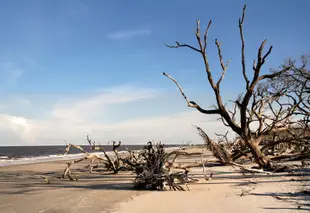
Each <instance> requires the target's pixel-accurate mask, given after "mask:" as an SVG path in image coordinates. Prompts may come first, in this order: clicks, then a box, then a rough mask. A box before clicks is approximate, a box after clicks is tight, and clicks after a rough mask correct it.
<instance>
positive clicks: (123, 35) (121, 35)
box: [108, 29, 152, 39]
mask: <svg viewBox="0 0 310 213" xmlns="http://www.w3.org/2000/svg"><path fill="white" fill-rule="evenodd" d="M151 33H152V32H151V31H150V30H148V29H140V30H128V31H120V32H115V33H111V34H110V35H108V38H110V39H129V38H132V37H137V36H148V35H151Z"/></svg>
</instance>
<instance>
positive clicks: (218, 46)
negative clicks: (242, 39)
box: [215, 39, 229, 88]
mask: <svg viewBox="0 0 310 213" xmlns="http://www.w3.org/2000/svg"><path fill="white" fill-rule="evenodd" d="M215 44H216V46H217V50H218V56H219V59H220V64H221V68H222V75H221V77H220V78H219V80H218V82H217V84H216V86H217V88H219V87H220V83H221V81H222V80H223V78H224V75H225V73H226V70H227V67H228V63H229V60H228V61H227V63H226V65H224V63H223V56H222V50H221V44H220V43H218V41H217V39H215Z"/></svg>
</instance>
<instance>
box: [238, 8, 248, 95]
mask: <svg viewBox="0 0 310 213" xmlns="http://www.w3.org/2000/svg"><path fill="white" fill-rule="evenodd" d="M245 10H246V5H244V7H243V11H242V18H241V19H240V18H239V31H240V38H241V63H242V74H243V77H244V80H245V82H246V89H248V88H249V84H250V81H249V79H248V77H247V74H246V69H245V53H244V48H245V47H244V46H245V45H244V36H243V22H244V16H245Z"/></svg>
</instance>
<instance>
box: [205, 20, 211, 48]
mask: <svg viewBox="0 0 310 213" xmlns="http://www.w3.org/2000/svg"><path fill="white" fill-rule="evenodd" d="M211 23H212V21H211V20H210V21H209V24H208V27H207V29H206V31H205V33H204V35H203V41H204V44H203V52H206V48H207V38H208V31H209V28H210V27H211Z"/></svg>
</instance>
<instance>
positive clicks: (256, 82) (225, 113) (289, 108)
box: [163, 5, 309, 170]
mask: <svg viewBox="0 0 310 213" xmlns="http://www.w3.org/2000/svg"><path fill="white" fill-rule="evenodd" d="M245 12H246V5H245V6H244V8H243V11H242V16H241V18H240V19H239V32H240V39H241V64H242V72H241V73H242V75H243V78H244V82H245V91H244V93H242V94H241V95H239V96H238V98H237V99H236V100H235V101H234V104H235V108H234V110H232V111H231V110H229V109H228V108H227V107H226V106H225V104H224V102H223V100H222V96H221V82H222V81H223V79H224V76H225V73H226V71H227V68H228V63H229V62H227V63H224V62H223V55H222V50H221V45H220V43H219V41H218V40H217V39H215V45H216V47H217V54H218V57H219V62H220V67H221V70H222V71H221V76H220V77H219V79H218V80H215V79H214V77H213V74H212V72H211V69H210V64H209V60H208V55H207V42H208V31H209V29H210V26H211V20H210V21H209V24H208V26H207V28H206V30H205V31H204V33H203V35H201V30H200V20H197V28H196V32H195V35H196V40H197V43H198V47H195V46H191V45H189V44H181V43H179V42H176V45H174V46H171V45H167V44H166V46H167V47H169V48H182V47H185V48H189V49H191V50H193V51H195V52H197V53H199V55H201V57H202V59H203V63H204V65H205V66H204V67H205V71H206V74H207V77H208V82H209V84H210V86H211V88H212V90H213V93H214V96H215V99H216V107H215V108H214V109H204V108H202V107H201V106H200V105H199V104H197V103H196V102H194V101H190V100H189V99H188V98H187V96H186V95H185V93H184V92H183V89H182V87H181V86H180V85H179V83H178V82H177V80H175V79H174V78H173V77H171V76H170V75H169V74H167V73H163V74H164V75H165V76H166V77H168V78H169V79H170V80H172V81H173V82H174V83H175V84H176V85H177V87H178V88H179V90H180V92H181V94H182V96H183V97H184V99H185V100H186V102H187V105H188V106H189V107H192V108H196V109H197V110H198V111H199V112H201V113H203V114H207V115H210V114H216V115H219V116H220V119H221V120H222V122H223V124H224V125H225V126H227V127H229V128H231V129H232V130H233V131H234V132H235V133H237V134H238V135H239V136H240V137H241V139H242V140H243V141H244V143H245V144H246V145H247V147H248V148H249V149H250V152H251V153H252V155H253V157H254V160H255V162H256V163H257V164H258V165H259V167H260V168H263V169H267V170H270V169H272V168H273V166H272V164H271V161H270V159H269V158H267V157H266V156H265V155H264V154H263V152H262V151H261V149H260V147H259V145H260V143H261V142H262V141H263V140H264V138H265V137H266V135H268V134H270V133H271V132H272V131H274V129H276V128H280V127H286V126H287V125H288V124H290V122H291V121H292V116H293V115H295V114H296V113H297V111H302V110H303V109H305V107H300V105H302V104H301V102H300V101H299V99H296V102H291V103H290V104H287V103H283V102H282V101H280V100H279V98H280V97H284V96H285V95H287V93H286V91H285V90H284V87H283V86H282V87H279V89H282V90H279V91H277V92H275V91H274V92H270V91H269V89H270V86H269V84H266V82H267V81H272V82H274V80H278V79H279V78H280V77H281V76H285V75H288V74H289V73H290V72H295V71H294V66H293V64H292V63H286V64H285V65H283V66H282V67H280V68H279V69H275V70H272V71H271V72H270V73H268V74H261V69H262V67H263V65H264V63H265V61H266V59H267V57H268V56H269V55H270V53H271V51H272V46H270V47H269V49H268V50H267V52H266V53H264V47H265V45H266V42H267V40H264V41H263V42H262V43H261V44H260V46H259V49H258V52H257V59H256V60H254V62H253V67H252V69H253V71H252V72H253V77H252V78H249V76H248V72H247V71H246V65H245V41H244V35H243V24H244V19H245ZM301 68H302V67H301ZM302 73H303V75H305V74H304V72H302ZM291 81H292V82H295V84H296V81H293V80H292V79H291ZM277 82H278V84H279V83H280V81H279V80H278V81H277ZM292 82H291V83H292ZM273 86H274V88H273V89H275V88H276V84H274V85H273ZM295 91H297V90H295ZM308 91H309V88H308ZM301 93H302V94H304V93H305V92H304V91H302V92H301ZM295 95H297V97H300V94H297V93H296V94H295ZM286 97H287V96H286ZM294 98H296V96H294ZM302 99H303V98H302ZM303 100H304V99H303ZM308 100H309V97H308ZM303 102H304V101H303ZM308 102H309V101H308ZM299 108H301V109H299ZM308 113H309V110H308ZM237 115H238V116H239V118H238V119H239V121H237ZM253 126H256V127H257V128H255V130H253ZM208 138H209V137H208Z"/></svg>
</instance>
